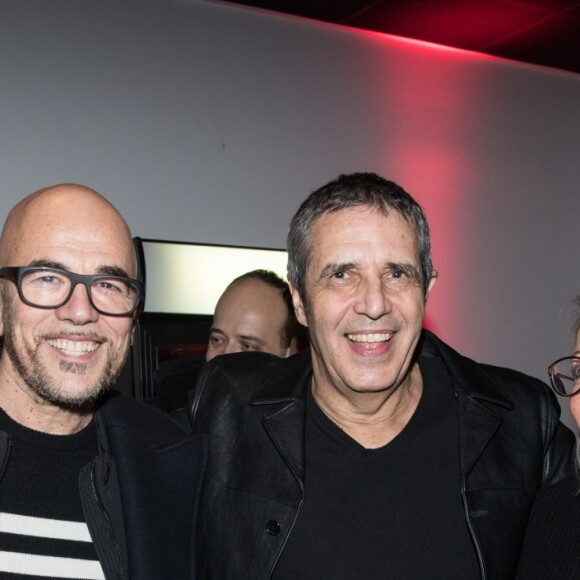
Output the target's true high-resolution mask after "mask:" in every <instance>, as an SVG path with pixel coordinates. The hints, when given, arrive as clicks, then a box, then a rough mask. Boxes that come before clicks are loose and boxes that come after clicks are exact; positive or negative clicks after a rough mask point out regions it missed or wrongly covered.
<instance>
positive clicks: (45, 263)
mask: <svg viewBox="0 0 580 580" xmlns="http://www.w3.org/2000/svg"><path fill="white" fill-rule="evenodd" d="M28 265H29V266H32V267H35V268H57V269H59V270H67V271H70V270H68V268H67V267H66V266H65V265H64V264H63V263H62V262H53V261H51V260H32V262H30V264H28ZM96 274H104V275H105V276H121V277H122V278H131V276H129V274H127V272H126V271H125V270H124V269H123V268H120V267H119V266H99V267H98V268H97V271H96Z"/></svg>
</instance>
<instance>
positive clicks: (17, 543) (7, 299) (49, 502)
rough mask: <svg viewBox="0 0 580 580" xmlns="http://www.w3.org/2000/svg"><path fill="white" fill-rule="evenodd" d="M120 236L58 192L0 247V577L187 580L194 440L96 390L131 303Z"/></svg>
mask: <svg viewBox="0 0 580 580" xmlns="http://www.w3.org/2000/svg"><path fill="white" fill-rule="evenodd" d="M136 274H137V265H136V256H135V252H134V248H133V243H132V238H131V233H130V231H129V228H128V226H127V224H126V223H125V221H124V220H123V218H122V217H121V215H120V214H119V213H118V212H117V210H116V209H115V208H114V207H113V206H112V205H111V204H110V203H109V202H108V201H107V200H106V199H105V198H104V197H103V196H101V195H100V194H98V193H97V192H95V191H93V190H91V189H89V188H87V187H84V186H81V185H74V184H63V185H57V186H53V187H49V188H46V189H43V190H40V191H38V192H35V193H33V194H31V195H30V196H28V197H27V198H25V199H24V200H22V201H21V202H20V203H18V204H17V205H16V206H15V207H14V208H13V209H12V210H11V212H10V213H9V214H8V217H7V219H6V223H5V225H4V229H3V231H2V235H1V237H0V314H1V319H0V335H1V336H2V337H3V349H2V354H1V356H0V577H2V578H13V577H14V578H16V577H17V578H22V579H23V580H24V579H26V578H35V579H37V580H38V579H39V578H40V579H42V578H51V579H52V578H78V579H80V578H86V579H104V580H112V579H124V578H125V579H126V578H130V579H139V580H163V579H166V580H176V579H183V580H185V579H187V580H192V579H193V578H195V566H194V559H193V553H194V550H193V546H194V536H193V531H194V529H195V519H196V506H197V495H198V492H197V490H198V486H199V483H200V481H201V475H202V467H203V464H204V458H205V440H204V438H203V437H202V438H199V437H197V438H196V437H193V436H191V435H190V434H189V433H188V432H187V431H186V430H185V429H183V428H182V427H181V426H180V425H178V424H177V423H176V422H175V421H173V420H172V419H171V418H170V417H169V416H167V415H165V414H163V413H161V412H159V411H157V410H156V409H152V408H150V407H149V406H145V405H142V404H140V403H137V402H136V401H133V400H131V399H128V398H125V397H123V396H121V395H120V394H118V393H115V392H114V391H113V390H111V389H110V387H111V385H112V384H113V383H114V381H115V379H116V377H117V376H118V374H119V373H120V371H121V369H122V367H123V364H124V362H125V359H126V357H127V353H128V350H129V347H130V344H131V340H132V334H133V331H134V328H135V323H136V321H137V317H138V314H139V311H140V308H141V303H142V299H143V295H144V289H143V284H142V282H141V281H139V280H137V279H136Z"/></svg>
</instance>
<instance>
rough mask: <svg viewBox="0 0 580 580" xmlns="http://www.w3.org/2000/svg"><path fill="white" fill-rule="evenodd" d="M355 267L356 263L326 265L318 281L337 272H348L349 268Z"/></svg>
mask: <svg viewBox="0 0 580 580" xmlns="http://www.w3.org/2000/svg"><path fill="white" fill-rule="evenodd" d="M356 265H357V263H356V262H340V263H335V264H328V265H327V266H325V267H324V268H322V271H321V272H320V276H319V279H322V278H327V277H329V276H332V275H333V274H336V273H337V272H342V271H344V270H350V269H351V268H354V267H355V266H356Z"/></svg>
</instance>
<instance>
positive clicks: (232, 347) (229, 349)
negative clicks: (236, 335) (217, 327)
mask: <svg viewBox="0 0 580 580" xmlns="http://www.w3.org/2000/svg"><path fill="white" fill-rule="evenodd" d="M242 350H243V349H242V347H241V346H240V345H239V344H238V343H237V342H236V341H235V340H230V341H228V344H227V345H226V346H225V348H224V350H223V352H222V354H234V353H235V352H242Z"/></svg>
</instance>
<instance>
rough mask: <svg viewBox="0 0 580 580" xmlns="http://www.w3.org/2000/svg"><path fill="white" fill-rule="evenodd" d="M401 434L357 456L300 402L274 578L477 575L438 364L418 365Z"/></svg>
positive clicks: (451, 403)
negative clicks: (417, 385)
mask: <svg viewBox="0 0 580 580" xmlns="http://www.w3.org/2000/svg"><path fill="white" fill-rule="evenodd" d="M420 366H421V372H422V375H423V395H422V397H421V400H420V402H419V405H418V407H417V409H416V411H415V413H414V415H413V417H412V418H411V419H410V421H409V423H408V424H407V425H406V427H405V428H404V429H403V431H402V432H401V433H400V434H399V435H398V436H397V437H396V438H395V439H393V440H392V441H391V442H389V443H388V444H387V445H385V446H384V447H381V448H379V449H365V448H363V447H362V446H361V445H359V444H358V443H357V442H356V441H355V440H354V439H352V438H351V437H349V436H348V435H346V434H345V433H344V432H343V431H342V430H341V429H340V428H339V427H337V426H336V425H335V424H334V423H333V422H332V421H330V420H329V419H328V418H327V417H326V416H325V415H324V413H323V412H322V411H321V410H320V408H319V407H318V406H317V405H316V403H315V401H314V399H313V397H312V395H311V394H309V400H308V412H307V418H306V439H305V441H306V450H305V452H306V464H305V496H304V504H303V506H302V509H301V511H300V513H299V516H298V519H297V521H296V524H295V526H294V528H293V530H292V532H291V534H290V537H289V539H288V542H287V544H286V546H285V548H284V550H283V552H282V555H281V558H280V560H279V562H278V564H277V565H276V568H275V570H274V575H273V580H290V579H293V580H320V579H321V578H324V579H326V578H328V579H330V578H332V579H333V580H347V579H357V580H362V579H364V580H375V579H376V580H379V579H380V580H387V579H398V580H411V579H412V580H419V579H429V580H435V579H438V578H441V579H445V580H453V579H457V580H471V579H476V578H480V577H481V574H480V569H479V564H478V560H477V556H476V552H475V548H474V546H473V542H472V540H471V537H470V535H469V531H468V528H467V523H466V519H465V513H464V507H463V502H462V499H461V491H460V473H459V449H458V435H457V434H458V425H457V407H456V404H455V399H454V395H453V390H452V388H451V384H450V378H449V376H448V374H447V372H446V369H445V367H444V365H443V364H442V363H441V362H440V361H439V360H438V359H435V358H424V359H422V360H421V364H420Z"/></svg>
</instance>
